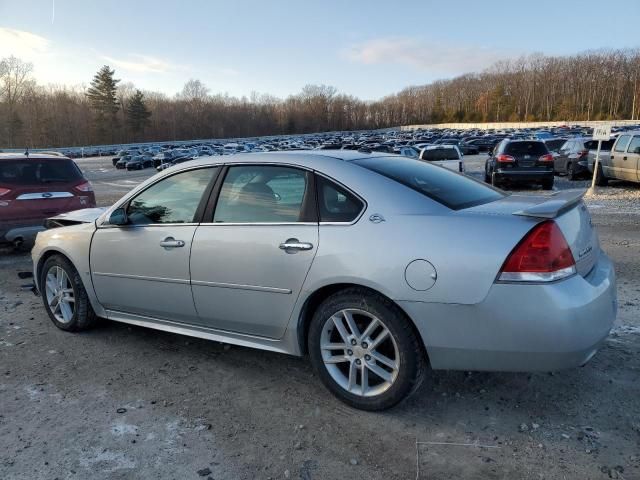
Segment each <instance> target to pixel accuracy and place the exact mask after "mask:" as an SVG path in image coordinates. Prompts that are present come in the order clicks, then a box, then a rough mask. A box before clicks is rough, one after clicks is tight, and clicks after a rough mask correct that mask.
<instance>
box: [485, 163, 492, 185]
mask: <svg viewBox="0 0 640 480" xmlns="http://www.w3.org/2000/svg"><path fill="white" fill-rule="evenodd" d="M484 183H491V176H490V175H489V169H488V168H487V166H486V165H485V167H484Z"/></svg>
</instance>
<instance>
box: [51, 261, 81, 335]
mask: <svg viewBox="0 0 640 480" xmlns="http://www.w3.org/2000/svg"><path fill="white" fill-rule="evenodd" d="M45 295H46V298H47V305H48V306H49V308H50V309H51V313H52V314H53V316H54V317H55V319H56V320H57V321H58V322H60V323H69V322H70V321H71V319H72V318H73V314H74V312H75V296H74V291H73V286H72V285H71V280H70V279H69V275H67V273H66V272H65V271H64V269H63V268H62V267H60V266H59V265H53V266H52V267H51V268H49V270H48V271H47V275H46V277H45Z"/></svg>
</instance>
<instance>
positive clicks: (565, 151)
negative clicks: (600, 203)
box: [553, 137, 613, 180]
mask: <svg viewBox="0 0 640 480" xmlns="http://www.w3.org/2000/svg"><path fill="white" fill-rule="evenodd" d="M602 143H604V144H605V145H604V147H605V150H606V148H607V145H606V144H613V142H612V141H609V142H602ZM597 148H598V141H597V140H593V139H592V138H590V137H586V138H571V139H569V140H567V141H566V142H565V144H564V145H562V147H560V150H558V153H557V154H556V155H554V158H555V159H554V162H553V169H554V171H555V172H556V173H557V174H560V175H567V178H568V179H569V180H577V179H579V178H581V177H588V176H590V172H589V150H596V149H597ZM609 150H611V146H610V145H609Z"/></svg>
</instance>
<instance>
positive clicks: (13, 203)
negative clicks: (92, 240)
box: [0, 153, 96, 246]
mask: <svg viewBox="0 0 640 480" xmlns="http://www.w3.org/2000/svg"><path fill="white" fill-rule="evenodd" d="M95 206H96V197H95V195H94V193H93V188H92V187H91V184H90V183H89V182H88V181H87V179H86V178H84V175H83V174H82V172H81V171H80V169H79V168H78V166H77V165H76V164H75V163H74V161H73V160H71V159H70V158H67V157H61V156H58V155H43V154H36V153H34V154H31V155H28V156H27V155H23V154H15V153H0V244H13V245H15V246H20V245H22V244H23V243H26V244H27V245H28V244H29V243H31V241H32V240H33V239H34V238H35V235H36V233H37V232H38V231H40V230H43V229H44V227H43V224H44V220H45V219H46V218H48V217H52V216H55V215H58V214H60V213H64V212H69V211H72V210H79V209H82V208H91V207H95Z"/></svg>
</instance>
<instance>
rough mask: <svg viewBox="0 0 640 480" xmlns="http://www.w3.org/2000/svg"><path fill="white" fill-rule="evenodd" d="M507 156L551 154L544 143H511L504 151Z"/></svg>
mask: <svg viewBox="0 0 640 480" xmlns="http://www.w3.org/2000/svg"><path fill="white" fill-rule="evenodd" d="M504 153H506V154H507V155H536V156H538V157H539V156H542V155H546V154H547V153H549V151H548V150H547V147H546V146H545V144H544V143H543V142H510V143H508V144H507V146H506V147H505V149H504Z"/></svg>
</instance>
